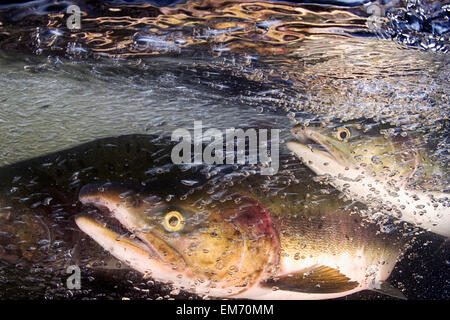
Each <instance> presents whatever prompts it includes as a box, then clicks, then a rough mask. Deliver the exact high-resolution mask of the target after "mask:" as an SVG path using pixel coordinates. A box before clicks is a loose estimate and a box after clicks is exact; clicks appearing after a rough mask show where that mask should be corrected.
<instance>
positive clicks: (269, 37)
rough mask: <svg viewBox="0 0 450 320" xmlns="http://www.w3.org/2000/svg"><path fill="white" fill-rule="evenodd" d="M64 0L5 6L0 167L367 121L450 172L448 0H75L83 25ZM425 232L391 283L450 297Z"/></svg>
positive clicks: (442, 257)
mask: <svg viewBox="0 0 450 320" xmlns="http://www.w3.org/2000/svg"><path fill="white" fill-rule="evenodd" d="M69 4H70V2H68V1H66V2H59V1H57V2H56V1H55V3H53V2H52V1H33V2H26V3H24V4H21V5H14V4H9V5H3V6H0V70H1V73H0V84H1V90H0V136H1V137H2V138H1V140H0V165H6V164H10V163H14V162H17V161H19V160H24V159H29V158H32V157H36V156H39V155H42V154H46V153H49V152H53V151H58V150H61V149H64V148H67V147H70V146H75V145H77V144H80V143H82V142H88V141H92V140H94V139H98V138H103V137H108V136H116V135H123V134H134V133H142V134H157V135H162V136H170V134H171V133H172V132H173V130H174V129H176V128H192V127H193V122H194V120H202V122H203V126H204V128H205V129H207V128H217V129H219V130H224V129H226V128H229V127H238V128H251V127H254V128H277V129H280V130H281V131H280V137H281V141H280V142H281V152H282V153H286V152H287V149H286V148H285V146H284V142H286V141H288V140H289V139H291V138H292V137H291V134H290V128H292V126H294V125H297V124H309V123H324V124H327V123H330V122H331V123H339V122H342V121H347V120H352V119H361V118H366V119H372V121H375V122H378V123H388V124H390V125H391V126H392V127H394V128H396V129H399V130H402V131H405V132H414V133H419V134H420V135H421V136H423V137H424V139H425V140H426V141H428V142H431V143H432V144H433V146H434V148H432V149H430V150H429V154H430V155H431V156H432V157H433V158H434V159H435V160H436V161H437V162H439V163H440V164H441V165H443V166H444V167H447V168H448V159H449V157H448V142H449V141H448V115H449V114H450V104H449V98H448V97H449V95H448V89H449V87H450V83H449V81H450V80H449V79H450V67H449V66H450V64H449V60H450V56H449V54H448V53H447V51H448V46H449V32H448V30H449V10H450V9H449V7H448V4H447V5H445V3H436V2H432V1H430V2H425V1H423V2H414V3H413V2H411V1H409V2H407V3H404V2H402V1H385V2H382V3H378V2H374V3H371V2H369V3H365V4H363V3H361V2H356V1H355V2H352V1H344V2H339V1H336V2H329V3H327V2H326V1H317V2H316V3H309V1H308V3H307V4H297V3H288V2H252V1H249V2H248V3H247V2H238V1H227V2H222V1H214V2H213V1H197V2H194V1H187V2H180V3H172V4H170V3H157V2H156V3H155V2H153V3H152V2H145V1H140V2H128V1H127V2H120V1H105V2H102V3H98V4H91V3H90V2H84V1H80V2H79V3H77V4H78V5H79V6H80V8H81V10H82V12H83V18H82V25H81V29H80V30H69V29H67V27H66V20H67V17H68V16H67V14H64V12H65V9H66V7H67V6H68V5H69ZM374 6H375V7H374ZM369 8H371V9H369ZM375 9H377V10H379V11H376V12H377V14H376V15H375V18H376V19H374V15H373V14H372V13H373V12H374V11H373V10H375ZM378 12H379V14H378ZM447 172H448V171H447ZM447 172H446V174H445V176H444V179H442V181H440V183H441V184H440V185H439V188H440V189H441V190H448V185H449V181H450V180H449V177H448V173H447ZM428 236H429V237H430V239H431V240H430V241H431V242H430V243H431V244H430V245H429V246H428V247H427V248H425V249H423V248H422V249H421V250H425V251H424V252H426V256H427V257H428V258H427V259H428V260H427V259H424V260H422V261H420V260H419V259H418V256H420V254H418V252H420V251H419V248H414V249H411V250H410V253H408V254H409V255H410V256H411V260H412V261H414V264H412V263H408V262H403V265H402V264H401V263H400V264H399V267H397V269H396V271H395V272H394V275H393V278H394V281H393V282H394V283H397V284H399V283H400V284H402V285H404V287H406V288H407V291H408V293H409V296H410V297H414V298H419V299H430V298H433V299H436V298H438V299H439V298H443V299H448V298H449V285H450V284H449V281H450V278H449V277H448V274H449V269H448V268H449V266H448V248H447V249H445V247H444V249H443V251H442V250H441V251H438V253H437V258H436V259H434V258H433V256H432V254H433V252H434V251H435V250H436V249H437V248H438V247H439V246H440V244H441V239H439V238H437V237H435V236H432V235H428ZM430 261H431V262H430ZM402 266H403V267H405V268H406V270H405V268H401V267H402ZM431 274H433V275H431ZM99 281H101V280H99ZM412 281H417V283H418V284H417V285H410V284H411V283H412ZM435 283H439V288H434V285H433V284H435ZM99 287H101V285H99ZM94 288H95V285H94ZM127 290H131V292H134V291H133V290H132V289H130V288H128V289H124V295H126V293H125V292H127V293H128V292H129V291H127ZM144 290H145V289H144ZM94 292H95V289H94ZM64 294H65V293H64ZM106 294H107V295H108V293H106ZM0 296H1V295H0ZM6 296H7V295H6ZM144 297H146V296H145V295H144ZM356 297H362V298H364V297H365V298H385V297H384V296H380V295H376V294H373V293H364V294H361V295H360V296H358V295H357V296H356Z"/></svg>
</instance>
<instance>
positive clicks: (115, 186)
mask: <svg viewBox="0 0 450 320" xmlns="http://www.w3.org/2000/svg"><path fill="white" fill-rule="evenodd" d="M137 192H138V189H137V188H136V186H131V185H127V184H120V183H98V184H97V183H96V184H89V185H86V186H84V187H83V188H82V189H81V190H80V193H79V201H80V202H81V203H82V204H83V205H85V206H93V207H95V208H96V209H97V210H99V211H100V212H101V213H102V215H101V216H102V220H104V221H107V222H106V223H100V222H98V221H97V220H96V219H93V218H91V217H87V216H85V215H81V216H78V217H76V218H75V222H76V224H77V225H78V227H79V228H80V229H81V230H82V231H83V232H84V233H86V234H87V235H88V236H90V237H91V238H92V239H93V240H94V241H95V242H97V243H98V244H99V245H101V246H102V247H103V248H104V249H105V250H107V251H109V252H110V253H111V254H112V255H113V256H114V257H116V258H117V259H119V260H121V261H124V262H125V263H127V264H128V265H130V266H131V267H132V268H134V269H135V270H137V271H139V272H141V273H143V274H144V275H147V274H148V275H152V277H153V278H155V279H157V280H160V281H174V280H175V279H179V275H180V273H183V270H184V269H185V266H186V265H185V262H184V259H183V257H182V255H181V254H179V253H178V252H177V251H176V250H175V249H174V248H172V247H171V246H170V245H168V244H167V242H166V241H164V240H163V239H161V238H160V237H158V236H157V235H156V234H155V233H154V232H152V231H151V229H150V228H145V216H146V215H145V214H143V213H142V212H140V210H139V208H138V206H139V204H138V203H133V200H131V201H130V199H127V197H130V198H132V197H133V195H135V194H136V193H137ZM157 209H158V205H155V208H154V210H157ZM111 219H112V220H113V221H111ZM114 228H115V229H116V230H119V231H116V230H115V229H114ZM130 233H131V236H128V235H127V234H130ZM162 252H163V253H164V254H161V253H162ZM175 270H177V271H176V272H175ZM175 274H176V275H178V278H175Z"/></svg>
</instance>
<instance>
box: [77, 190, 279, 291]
mask: <svg viewBox="0 0 450 320" xmlns="http://www.w3.org/2000/svg"><path fill="white" fill-rule="evenodd" d="M236 197H238V196H236ZM238 198H239V201H236V202H235V201H229V203H221V204H220V205H217V204H216V205H212V204H211V203H208V201H204V202H202V198H201V197H197V198H195V197H194V196H193V198H192V199H190V201H188V200H177V199H175V198H174V199H171V200H170V201H166V200H167V199H166V198H163V197H161V196H157V195H154V194H152V193H151V190H140V189H139V187H136V186H130V185H125V184H119V183H105V184H90V185H87V186H85V187H83V188H82V190H81V191H80V194H79V200H80V201H81V202H82V203H83V204H85V205H93V206H95V207H97V208H99V209H103V211H106V212H108V213H110V214H111V215H112V217H113V218H115V219H116V220H117V221H118V222H119V223H120V225H121V226H122V227H124V228H125V229H126V230H127V231H128V232H129V233H131V234H132V237H120V236H119V233H116V232H113V231H111V230H110V229H108V228H107V227H104V226H102V225H100V224H98V223H97V222H96V221H94V220H92V219H89V218H86V217H85V216H81V217H78V218H77V219H76V223H77V224H78V226H79V227H80V229H81V230H82V231H84V232H85V233H87V234H88V235H89V236H90V237H91V238H93V239H94V240H95V241H96V242H97V243H99V244H100V245H101V246H103V247H104V248H105V249H106V250H108V251H109V252H110V253H112V254H113V255H114V256H115V257H116V258H118V259H119V260H122V261H124V262H125V263H127V264H128V265H130V266H131V267H132V268H134V269H135V270H137V271H139V272H141V273H143V274H146V275H149V276H151V277H152V278H154V279H155V280H158V281H162V282H170V283H172V284H173V285H174V286H177V287H179V288H181V289H185V290H188V291H194V292H196V293H198V294H208V295H214V296H229V295H233V294H236V293H239V292H242V291H245V290H247V289H248V288H250V287H251V286H252V285H254V284H256V283H257V282H258V280H259V279H260V278H261V277H262V276H263V275H264V274H265V273H267V272H269V269H270V267H271V266H272V265H274V264H275V262H276V261H275V260H276V259H277V258H276V257H277V249H278V240H277V239H278V238H277V233H276V232H275V229H274V227H273V223H272V221H271V218H270V215H269V213H268V212H267V211H266V210H265V209H264V208H263V207H262V206H261V205H260V204H259V203H258V202H257V201H255V200H253V199H251V198H248V197H243V196H241V197H238ZM194 199H195V200H194ZM237 202H238V203H237Z"/></svg>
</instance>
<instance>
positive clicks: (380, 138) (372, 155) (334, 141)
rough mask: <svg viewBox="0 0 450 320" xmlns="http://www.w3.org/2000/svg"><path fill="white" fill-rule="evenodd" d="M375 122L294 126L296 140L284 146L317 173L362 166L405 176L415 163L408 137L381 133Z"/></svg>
mask: <svg viewBox="0 0 450 320" xmlns="http://www.w3.org/2000/svg"><path fill="white" fill-rule="evenodd" d="M380 131H381V132H383V131H382V129H380V128H379V127H378V126H375V125H372V126H369V125H366V126H364V125H362V124H359V123H350V124H346V125H337V126H331V127H294V128H293V129H292V134H293V135H294V136H295V137H296V138H297V142H290V143H288V147H289V148H290V149H291V151H293V152H294V153H296V154H297V155H298V156H299V157H301V158H302V159H303V160H304V162H305V164H306V165H307V166H309V167H310V168H311V169H312V170H313V171H315V172H316V173H317V174H330V175H331V176H337V175H339V174H340V173H344V172H345V171H348V170H349V169H357V168H362V169H363V170H364V171H367V172H368V173H371V174H383V175H386V176H388V177H391V178H392V177H398V178H399V179H405V178H407V177H409V176H410V175H411V174H412V173H413V172H414V170H415V169H416V167H417V162H418V161H419V159H418V156H417V152H415V150H414V149H413V148H412V145H413V144H412V140H411V138H410V137H402V136H401V135H397V136H395V137H391V136H385V135H383V134H381V133H380Z"/></svg>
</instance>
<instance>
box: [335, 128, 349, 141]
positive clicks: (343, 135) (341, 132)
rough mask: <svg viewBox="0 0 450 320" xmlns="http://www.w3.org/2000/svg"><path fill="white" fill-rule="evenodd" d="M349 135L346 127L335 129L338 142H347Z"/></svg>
mask: <svg viewBox="0 0 450 320" xmlns="http://www.w3.org/2000/svg"><path fill="white" fill-rule="evenodd" d="M350 135H351V134H350V130H348V129H347V128H346V127H341V128H339V129H337V132H336V137H337V138H338V140H340V141H343V140H347V139H348V138H350Z"/></svg>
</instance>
